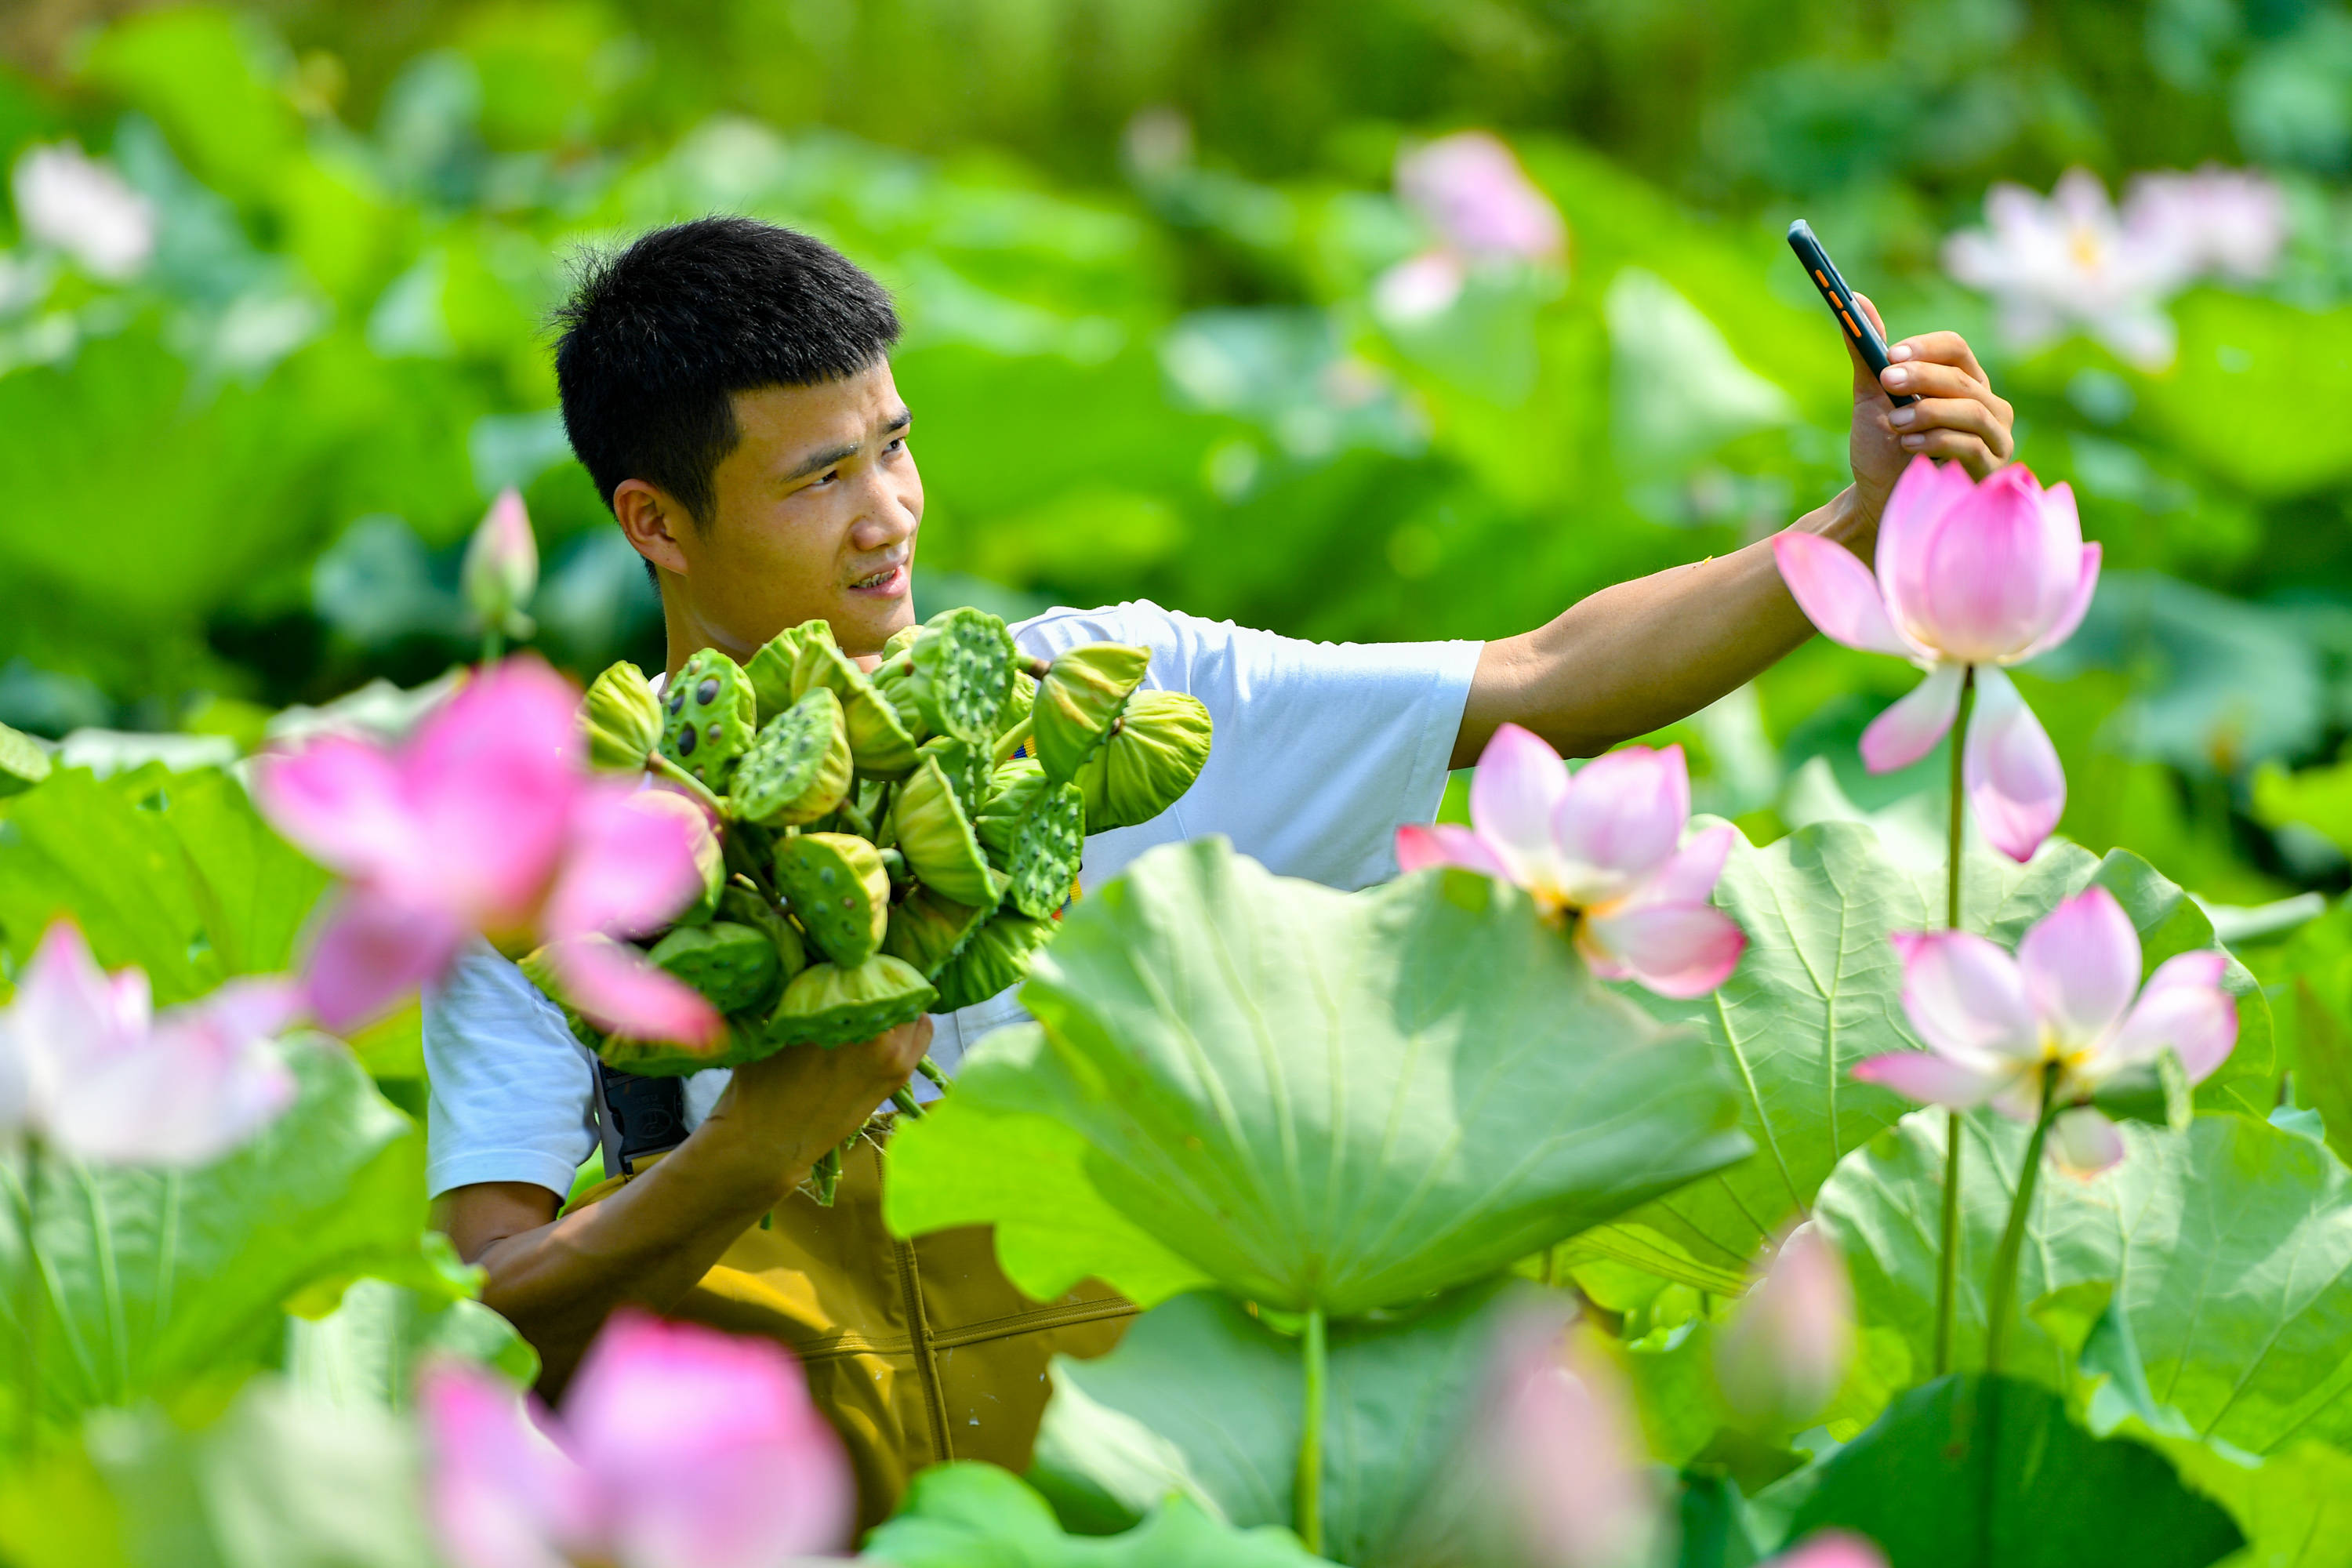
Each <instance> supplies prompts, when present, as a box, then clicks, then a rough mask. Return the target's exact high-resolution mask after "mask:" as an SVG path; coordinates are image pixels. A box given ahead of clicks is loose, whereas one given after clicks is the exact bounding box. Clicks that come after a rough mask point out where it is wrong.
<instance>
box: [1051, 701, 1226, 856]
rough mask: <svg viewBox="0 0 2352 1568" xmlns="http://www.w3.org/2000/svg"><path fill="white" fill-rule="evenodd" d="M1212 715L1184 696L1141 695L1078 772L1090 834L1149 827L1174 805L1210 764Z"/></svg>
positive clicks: (1113, 725)
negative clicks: (1143, 823) (1157, 817)
mask: <svg viewBox="0 0 2352 1568" xmlns="http://www.w3.org/2000/svg"><path fill="white" fill-rule="evenodd" d="M1210 728H1211V726H1210V722H1209V710H1208V709H1207V707H1206V706H1204V705H1203V704H1202V701H1201V700H1200V699H1199V698H1197V697H1194V696H1192V695H1191V694H1190V693H1189V692H1183V691H1139V692H1137V693H1136V694H1135V695H1134V696H1133V697H1130V698H1129V699H1128V702H1127V710H1126V711H1125V712H1123V713H1121V714H1120V715H1119V716H1118V718H1117V719H1114V720H1113V721H1111V726H1110V735H1109V737H1108V739H1106V740H1105V741H1104V742H1103V743H1102V746H1101V749H1099V750H1098V751H1097V752H1095V754H1094V755H1092V756H1090V757H1088V758H1087V760H1086V762H1085V763H1083V764H1082V765H1081V766H1080V767H1079V769H1078V772H1077V785H1078V788H1079V790H1080V791H1081V792H1083V794H1084V795H1085V797H1086V808H1087V832H1089V833H1108V832H1109V831H1110V830H1111V829H1112V828H1114V827H1133V826H1136V825H1137V824H1138V823H1142V822H1149V821H1150V820H1151V819H1152V818H1153V817H1155V816H1159V815H1160V813H1161V812H1163V811H1165V810H1167V809H1168V808H1169V807H1170V806H1171V805H1175V804H1176V802H1177V800H1178V799H1179V798H1180V797H1181V795H1183V794H1184V792H1185V791H1186V790H1188V789H1191V788H1192V781H1193V780H1194V779H1197V778H1199V777H1200V776H1201V769H1202V767H1203V766H1205V765H1206V764H1207V763H1208V761H1209V737H1210Z"/></svg>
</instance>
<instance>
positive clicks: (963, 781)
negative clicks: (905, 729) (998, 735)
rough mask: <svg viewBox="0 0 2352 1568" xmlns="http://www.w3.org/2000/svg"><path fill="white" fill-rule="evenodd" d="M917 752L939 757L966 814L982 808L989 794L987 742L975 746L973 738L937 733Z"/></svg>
mask: <svg viewBox="0 0 2352 1568" xmlns="http://www.w3.org/2000/svg"><path fill="white" fill-rule="evenodd" d="M916 754H917V755H918V756H922V757H935V758H937V759H938V760H939V764H940V772H942V773H946V774H947V775H948V783H950V784H953V785H954V786H955V795H956V804H957V805H961V806H962V807H963V814H964V815H965V816H971V815H972V814H973V813H975V812H977V811H978V810H979V809H980V803H981V802H982V801H983V800H986V799H987V798H988V778H989V765H988V763H989V758H988V748H987V747H986V746H975V745H973V744H972V743H971V742H969V741H959V740H956V739H954V738H953V737H951V736H948V735H934V736H932V737H931V738H930V739H929V740H928V741H926V742H923V743H922V745H921V746H920V747H919V748H918V749H917V752H916Z"/></svg>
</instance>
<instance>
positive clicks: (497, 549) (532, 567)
mask: <svg viewBox="0 0 2352 1568" xmlns="http://www.w3.org/2000/svg"><path fill="white" fill-rule="evenodd" d="M457 583H458V588H459V590H460V592H461V593H462V594H463V595H464V596H465V600H466V606H467V608H468V609H470V610H472V611H473V612H474V618H475V619H476V620H478V621H479V622H481V624H482V626H483V627H484V628H485V629H487V630H489V631H494V632H498V633H500V634H501V635H503V636H506V637H529V636H530V634H531V632H532V630H533V629H534V628H533V626H532V625H531V619H530V616H526V615H524V614H523V613H522V607H523V606H524V605H527V604H529V603H530V595H531V590H533V589H534V588H536V587H538V586H539V542H538V541H537V540H536V539H535V538H533V537H532V536H531V531H530V513H529V512H527V511H525V510H523V504H522V496H521V493H520V491H518V490H516V489H515V488H514V487H513V486H512V485H509V486H508V487H507V488H506V489H502V490H500V491H499V499H498V500H494V501H492V502H491V503H490V510H488V511H487V512H485V513H484V514H483V516H482V521H481V523H480V525H479V526H478V527H477V528H476V529H475V530H474V536H473V538H471V539H469V540H467V542H466V564H465V566H464V568H463V569H462V570H461V571H460V573H459V574H458V579H457Z"/></svg>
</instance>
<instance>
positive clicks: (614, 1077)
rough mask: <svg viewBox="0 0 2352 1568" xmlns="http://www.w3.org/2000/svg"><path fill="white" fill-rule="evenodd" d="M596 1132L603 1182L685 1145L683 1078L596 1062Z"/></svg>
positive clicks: (633, 1172) (684, 1081)
mask: <svg viewBox="0 0 2352 1568" xmlns="http://www.w3.org/2000/svg"><path fill="white" fill-rule="evenodd" d="M596 1131H597V1138H598V1141H599V1142H602V1143H603V1144H604V1179H605V1180H607V1181H610V1180H612V1178H614V1176H630V1175H635V1173H636V1163H637V1162H638V1161H639V1160H642V1159H644V1158H645V1157H646V1155H648V1154H664V1153H667V1152H669V1151H670V1150H672V1149H675V1148H677V1146H678V1145H679V1144H681V1143H683V1142H686V1080H685V1079H682V1078H643V1077H640V1076H639V1075H637V1074H635V1073H633V1072H623V1071H621V1070H620V1069H619V1068H610V1067H606V1066H605V1065H604V1062H602V1061H601V1060H600V1061H598V1062H597V1064H596Z"/></svg>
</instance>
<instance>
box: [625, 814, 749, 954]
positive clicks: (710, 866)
mask: <svg viewBox="0 0 2352 1568" xmlns="http://www.w3.org/2000/svg"><path fill="white" fill-rule="evenodd" d="M629 809H630V810H632V811H654V812H661V813H664V814H666V815H668V816H675V817H677V819H678V820H679V821H680V822H682V823H686V824H688V829H687V831H688V837H690V838H691V839H692V840H693V842H694V868H695V869H696V870H697V871H698V872H700V873H701V875H702V892H701V893H700V895H699V896H698V897H697V898H696V899H695V900H694V902H692V903H690V904H688V906H687V907H686V908H685V909H683V910H680V911H678V914H677V919H676V920H675V921H672V922H671V923H672V924H674V925H682V926H694V925H701V924H702V923H703V922H704V921H708V920H709V919H710V918H711V916H713V915H714V914H716V913H718V912H719V889H721V888H723V887H724V886H725V885H726V881H727V857H726V853H725V851H724V850H722V849H721V848H720V847H719V835H718V834H717V833H715V832H713V831H712V829H711V826H710V817H709V814H708V813H706V812H705V811H704V810H703V809H702V807H701V805H699V804H698V803H697V802H695V801H691V800H688V798H687V797H686V796H684V795H680V794H678V793H677V791H676V790H670V789H659V788H656V789H645V790H639V791H638V792H637V793H636V794H635V795H631V796H629Z"/></svg>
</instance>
